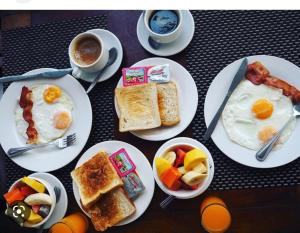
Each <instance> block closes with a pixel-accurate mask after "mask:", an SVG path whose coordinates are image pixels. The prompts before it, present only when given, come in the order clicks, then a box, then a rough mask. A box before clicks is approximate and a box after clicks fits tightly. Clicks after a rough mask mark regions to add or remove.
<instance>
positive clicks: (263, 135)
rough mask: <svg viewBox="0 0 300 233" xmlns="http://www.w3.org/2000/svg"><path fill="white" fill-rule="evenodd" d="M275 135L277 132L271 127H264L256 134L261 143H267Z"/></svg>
mask: <svg viewBox="0 0 300 233" xmlns="http://www.w3.org/2000/svg"><path fill="white" fill-rule="evenodd" d="M275 134H277V130H276V129H275V128H274V127H272V126H266V127H264V128H263V129H262V130H261V131H259V133H258V138H259V140H261V141H262V142H263V143H266V142H267V141H269V140H270V139H271V138H272V137H273V136H274V135H275Z"/></svg>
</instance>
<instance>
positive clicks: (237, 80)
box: [203, 58, 248, 141]
mask: <svg viewBox="0 0 300 233" xmlns="http://www.w3.org/2000/svg"><path fill="white" fill-rule="evenodd" d="M247 65H248V59H247V58H244V59H243V61H242V63H241V65H240V67H239V69H238V71H237V72H236V74H235V76H234V78H233V80H232V82H231V85H230V87H229V89H228V91H227V94H226V97H225V99H224V100H223V102H222V104H221V106H220V107H219V109H218V111H217V113H216V114H215V116H214V118H213V119H212V121H211V122H210V124H209V126H208V128H207V130H206V132H205V134H204V137H203V139H204V140H205V141H206V140H207V139H209V138H210V136H211V135H212V133H213V131H214V129H215V128H216V125H217V123H218V121H219V119H220V116H221V114H222V112H223V110H224V108H225V106H226V103H227V101H228V99H229V97H230V96H231V94H232V92H233V91H234V89H235V88H236V87H237V85H239V83H240V82H241V80H242V79H244V78H245V74H246V71H247Z"/></svg>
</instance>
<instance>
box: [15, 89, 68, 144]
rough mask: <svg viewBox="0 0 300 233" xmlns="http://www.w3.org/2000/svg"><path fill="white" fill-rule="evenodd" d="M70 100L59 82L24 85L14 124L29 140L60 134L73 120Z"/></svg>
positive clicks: (55, 137)
mask: <svg viewBox="0 0 300 233" xmlns="http://www.w3.org/2000/svg"><path fill="white" fill-rule="evenodd" d="M72 109H73V102H72V100H71V98H70V97H69V96H68V95H67V94H66V93H65V92H64V91H63V90H62V89H61V88H60V87H58V86H55V85H50V84H40V85H36V86H33V87H31V88H29V87H26V86H24V87H23V88H22V91H21V96H20V100H19V104H18V105H17V108H16V113H15V121H16V128H17V131H18V133H19V134H20V135H22V136H23V137H24V138H26V139H27V143H29V144H38V143H45V142H50V141H53V140H55V139H57V138H59V137H62V136H63V135H64V134H65V133H66V131H67V130H68V129H69V127H70V125H71V123H72Z"/></svg>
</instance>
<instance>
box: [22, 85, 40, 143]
mask: <svg viewBox="0 0 300 233" xmlns="http://www.w3.org/2000/svg"><path fill="white" fill-rule="evenodd" d="M31 94H32V91H31V90H29V88H28V87H25V86H24V87H23V88H22V92H21V97H20V101H19V105H20V107H21V108H23V118H24V120H25V121H26V122H27V123H28V127H27V130H26V134H27V137H28V140H27V143H31V144H32V143H36V141H37V137H38V132H37V130H36V129H35V128H34V121H33V120H32V112H31V109H32V106H33V102H32V100H31Z"/></svg>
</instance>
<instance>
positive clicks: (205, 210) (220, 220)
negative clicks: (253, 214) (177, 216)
mask: <svg viewBox="0 0 300 233" xmlns="http://www.w3.org/2000/svg"><path fill="white" fill-rule="evenodd" d="M200 211H201V212H200V214H201V224H202V226H203V228H204V229H205V230H206V231H208V232H209V233H223V232H225V231H226V230H227V229H228V228H229V226H230V224H231V215H230V213H229V211H228V209H227V207H226V205H225V203H224V202H223V201H222V200H221V199H220V198H217V197H207V198H205V200H204V201H203V202H202V204H201V207H200Z"/></svg>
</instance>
